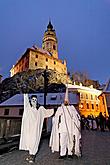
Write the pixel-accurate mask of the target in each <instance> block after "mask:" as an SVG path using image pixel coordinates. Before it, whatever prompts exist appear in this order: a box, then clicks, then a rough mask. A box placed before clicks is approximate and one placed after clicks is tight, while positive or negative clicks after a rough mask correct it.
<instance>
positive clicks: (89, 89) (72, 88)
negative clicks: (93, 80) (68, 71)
mask: <svg viewBox="0 0 110 165" xmlns="http://www.w3.org/2000/svg"><path fill="white" fill-rule="evenodd" d="M68 89H69V91H75V90H77V91H86V92H89V93H94V94H97V95H100V94H101V93H102V91H100V90H97V89H95V88H93V86H90V87H86V86H82V84H80V85H72V84H68Z"/></svg>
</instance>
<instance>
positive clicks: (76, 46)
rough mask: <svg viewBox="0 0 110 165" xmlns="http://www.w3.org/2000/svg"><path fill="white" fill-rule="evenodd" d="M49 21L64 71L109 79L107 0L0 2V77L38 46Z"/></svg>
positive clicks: (109, 11) (109, 3)
mask: <svg viewBox="0 0 110 165" xmlns="http://www.w3.org/2000/svg"><path fill="white" fill-rule="evenodd" d="M49 18H50V19H51V22H52V24H53V26H54V28H55V30H56V34H57V38H58V42H59V45H58V50H59V58H60V59H66V60H67V66H68V71H70V72H71V73H72V72H75V71H81V72H86V73H87V74H88V75H89V78H91V79H94V80H99V82H100V83H105V82H106V81H107V79H108V78H109V77H110V0H55V1H52V0H1V1H0V57H1V60H0V74H2V75H3V77H4V78H6V77H8V76H9V75H10V69H11V67H12V65H13V64H15V62H16V61H17V59H19V57H20V56H21V55H22V54H23V53H24V52H25V50H26V49H27V48H28V47H31V46H32V45H34V44H36V45H38V46H39V47H41V45H42V38H43V35H44V31H45V30H46V27H47V24H48V21H49Z"/></svg>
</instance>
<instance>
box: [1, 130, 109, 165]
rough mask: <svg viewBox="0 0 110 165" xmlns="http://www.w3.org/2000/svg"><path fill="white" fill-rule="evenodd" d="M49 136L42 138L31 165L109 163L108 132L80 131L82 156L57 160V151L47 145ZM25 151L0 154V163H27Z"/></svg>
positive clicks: (15, 164) (7, 164)
mask: <svg viewBox="0 0 110 165" xmlns="http://www.w3.org/2000/svg"><path fill="white" fill-rule="evenodd" d="M48 143H49V138H48V137H46V138H43V139H42V140H41V144H40V147H39V152H38V153H37V155H36V159H35V163H33V165H34V164H35V165H110V132H108V131H106V132H100V131H91V130H90V131H88V130H84V131H82V157H81V158H80V159H76V158H73V159H70V160H69V159H66V160H59V159H58V158H59V153H57V152H55V153H52V152H51V150H50V148H49V147H48ZM26 155H27V152H26V151H19V150H13V151H10V152H9V153H5V154H3V155H0V165H28V164H30V163H28V162H26V161H25V157H26Z"/></svg>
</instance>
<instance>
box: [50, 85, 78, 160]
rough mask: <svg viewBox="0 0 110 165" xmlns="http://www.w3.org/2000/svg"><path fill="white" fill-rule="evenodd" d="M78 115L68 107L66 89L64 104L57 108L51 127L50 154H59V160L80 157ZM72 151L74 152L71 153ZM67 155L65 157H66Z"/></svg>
mask: <svg viewBox="0 0 110 165" xmlns="http://www.w3.org/2000/svg"><path fill="white" fill-rule="evenodd" d="M79 118H80V115H79V114H78V112H77V110H76V109H75V107H74V106H73V105H71V106H70V105H69V100H68V88H66V93H65V100H64V103H63V104H61V106H60V107H58V109H57V111H56V113H55V116H54V118H53V126H52V131H51V136H50V143H49V146H50V147H51V150H52V152H54V151H57V152H60V157H59V159H65V158H66V157H67V156H68V158H73V154H74V155H76V157H80V156H81V153H80V138H81V132H80V120H79ZM74 138H75V147H74ZM73 149H74V151H73ZM66 154H67V155H66Z"/></svg>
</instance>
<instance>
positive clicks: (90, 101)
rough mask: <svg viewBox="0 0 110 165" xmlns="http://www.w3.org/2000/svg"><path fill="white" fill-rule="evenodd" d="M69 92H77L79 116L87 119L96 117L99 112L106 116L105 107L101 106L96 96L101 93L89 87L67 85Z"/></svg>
mask: <svg viewBox="0 0 110 165" xmlns="http://www.w3.org/2000/svg"><path fill="white" fill-rule="evenodd" d="M68 88H69V91H71V92H77V93H78V94H79V96H80V102H79V111H80V114H81V115H84V116H85V117H87V116H88V115H93V116H94V117H96V116H98V115H99V113H100V112H102V113H103V114H106V115H107V116H108V111H107V110H106V107H103V108H102V106H101V101H100V99H99V98H98V96H99V95H100V94H101V93H102V91H100V90H97V89H95V88H93V86H92V85H91V86H90V87H85V86H82V84H80V85H75V84H74V85H71V84H68Z"/></svg>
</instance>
